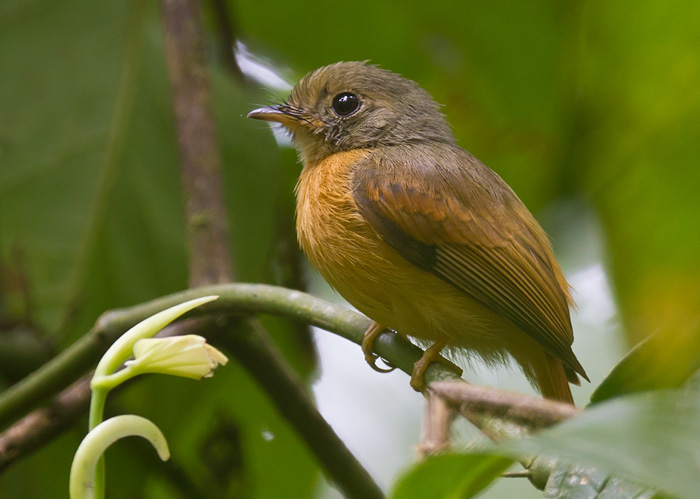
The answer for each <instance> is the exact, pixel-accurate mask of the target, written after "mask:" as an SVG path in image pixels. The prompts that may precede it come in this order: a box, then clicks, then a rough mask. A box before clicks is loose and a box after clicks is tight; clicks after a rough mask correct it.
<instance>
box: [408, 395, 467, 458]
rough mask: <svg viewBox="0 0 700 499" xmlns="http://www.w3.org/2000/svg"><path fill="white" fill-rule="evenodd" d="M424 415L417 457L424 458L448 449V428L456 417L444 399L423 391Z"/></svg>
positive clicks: (453, 410) (452, 408) (454, 411)
mask: <svg viewBox="0 0 700 499" xmlns="http://www.w3.org/2000/svg"><path fill="white" fill-rule="evenodd" d="M425 398H426V404H425V413H424V417H423V428H422V430H421V438H420V444H419V445H418V455H419V456H420V457H421V458H426V457H428V456H431V455H433V454H437V453H439V452H442V451H445V450H447V449H449V448H450V427H451V426H452V422H453V421H454V419H455V416H456V415H457V411H456V410H455V408H454V407H452V406H451V405H450V404H448V403H447V401H446V400H445V398H444V397H441V396H439V395H436V394H433V393H431V392H430V390H426V391H425Z"/></svg>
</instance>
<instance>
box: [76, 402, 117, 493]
mask: <svg viewBox="0 0 700 499" xmlns="http://www.w3.org/2000/svg"><path fill="white" fill-rule="evenodd" d="M108 393H109V388H92V397H91V398H90V416H89V418H88V432H91V431H92V430H94V429H95V428H96V427H97V426H99V424H100V423H102V419H103V418H104V409H105V402H106V401H107V394H108ZM94 480H95V483H94V497H96V498H97V499H102V498H103V497H104V496H105V460H104V458H103V457H102V455H100V457H99V458H98V460H97V462H96V463H95V476H94ZM71 494H72V492H71Z"/></svg>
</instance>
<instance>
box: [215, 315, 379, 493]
mask: <svg viewBox="0 0 700 499" xmlns="http://www.w3.org/2000/svg"><path fill="white" fill-rule="evenodd" d="M225 329H226V330H227V331H226V332H227V333H228V334H224V335H222V336H221V337H219V338H218V342H219V343H220V344H221V345H222V346H223V347H224V348H226V349H227V350H228V351H229V352H230V354H231V355H232V356H234V357H235V358H236V359H237V360H238V361H239V362H240V363H241V364H242V365H243V366H244V367H245V368H246V369H247V370H248V372H250V374H252V375H253V377H254V378H255V380H256V381H257V382H258V383H259V384H260V385H261V386H262V388H263V389H264V391H265V393H266V394H267V395H268V397H270V399H271V400H272V401H273V403H274V404H275V405H276V406H277V409H278V410H279V411H280V414H281V415H282V417H284V418H285V419H286V420H287V421H289V423H290V424H291V425H292V426H293V427H294V428H295V430H296V431H297V433H298V434H299V435H300V436H301V437H302V438H303V440H304V442H305V443H306V445H307V446H308V447H309V449H310V450H311V451H312V452H313V453H314V454H315V455H316V457H317V458H318V461H319V464H320V465H321V466H322V468H323V470H324V471H325V472H326V474H327V475H328V477H329V478H330V479H331V480H332V481H333V482H334V483H335V484H336V485H337V486H338V488H339V489H340V490H341V491H342V492H343V495H344V496H345V497H350V498H363V499H364V498H367V499H371V498H383V497H384V494H383V493H382V491H381V489H380V488H379V486H378V485H377V484H376V483H375V482H374V480H373V479H372V477H371V476H370V475H369V473H368V472H367V470H365V469H364V468H363V467H362V465H361V464H360V462H359V461H358V460H357V459H356V458H355V456H353V455H352V453H351V452H350V451H349V450H348V448H347V447H346V446H345V444H344V443H343V441H342V440H341V439H340V437H338V435H337V434H336V433H335V431H333V428H331V426H330V425H329V424H328V422H326V420H325V419H324V418H323V416H321V413H319V412H318V409H316V407H315V406H314V404H313V402H312V401H311V400H310V399H309V396H308V395H307V393H306V391H305V390H304V388H303V385H302V382H301V380H300V379H299V378H298V377H297V376H296V374H295V373H294V371H293V369H292V368H291V367H290V366H289V365H288V364H287V362H286V361H285V360H284V357H283V356H282V355H281V354H280V353H279V352H277V350H276V349H275V348H274V345H273V343H272V342H271V341H269V340H268V338H267V334H266V332H265V331H264V329H263V328H262V327H261V326H260V324H259V323H258V322H257V321H246V322H244V323H241V322H240V321H236V323H235V324H234V325H233V327H232V326H231V325H229V327H227V328H225Z"/></svg>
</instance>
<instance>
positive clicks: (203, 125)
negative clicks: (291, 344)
mask: <svg viewBox="0 0 700 499" xmlns="http://www.w3.org/2000/svg"><path fill="white" fill-rule="evenodd" d="M162 6H163V19H164V23H165V52H166V61H167V65H168V73H169V75H170V86H171V89H172V93H173V107H174V111H175V122H176V127H177V136H178V143H179V144H180V156H181V164H182V183H183V188H184V190H185V200H186V220H187V242H188V249H189V263H190V265H189V275H190V279H189V280H190V286H192V287H194V286H200V285H203V284H214V283H221V282H229V281H231V280H232V277H233V266H232V265H231V259H230V258H231V257H230V250H229V230H228V225H227V223H226V210H225V205H224V201H223V199H224V198H223V190H222V184H223V182H222V181H221V157H220V155H219V146H218V143H217V140H216V130H215V127H214V118H213V115H212V111H211V93H210V88H209V76H208V72H207V66H206V61H205V57H204V50H203V47H204V37H203V34H202V28H201V21H200V13H199V2H198V1H197V0H162Z"/></svg>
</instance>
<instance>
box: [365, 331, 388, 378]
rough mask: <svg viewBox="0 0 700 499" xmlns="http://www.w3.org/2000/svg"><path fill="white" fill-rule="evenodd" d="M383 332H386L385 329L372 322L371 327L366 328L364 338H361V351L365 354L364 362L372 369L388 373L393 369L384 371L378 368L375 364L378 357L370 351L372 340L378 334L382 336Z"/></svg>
mask: <svg viewBox="0 0 700 499" xmlns="http://www.w3.org/2000/svg"><path fill="white" fill-rule="evenodd" d="M384 331H386V328H385V327H384V326H382V325H381V324H379V323H377V322H374V321H372V325H371V326H370V327H369V328H367V331H365V336H364V338H362V351H363V352H364V354H365V360H366V361H367V363H368V364H369V366H370V367H371V368H372V369H374V370H375V371H377V372H380V373H389V372H391V371H393V370H394V368H393V367H391V368H389V369H384V368H381V367H379V366H378V365H377V364H376V362H377V359H378V358H379V357H378V356H377V355H376V354H375V353H374V352H373V351H372V347H373V344H374V339H375V338H376V337H377V336H379V335H380V334H382V333H383V332H384Z"/></svg>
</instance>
